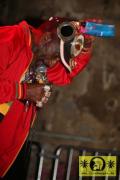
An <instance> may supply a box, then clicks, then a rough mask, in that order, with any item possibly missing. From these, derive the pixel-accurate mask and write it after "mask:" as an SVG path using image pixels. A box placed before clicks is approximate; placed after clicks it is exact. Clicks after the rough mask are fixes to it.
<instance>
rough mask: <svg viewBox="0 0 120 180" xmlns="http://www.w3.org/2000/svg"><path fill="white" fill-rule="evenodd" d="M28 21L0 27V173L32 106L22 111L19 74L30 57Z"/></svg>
mask: <svg viewBox="0 0 120 180" xmlns="http://www.w3.org/2000/svg"><path fill="white" fill-rule="evenodd" d="M30 40H31V39H30V32H29V26H28V24H27V23H26V22H25V21H23V22H22V23H20V24H19V25H14V26H6V27H0V114H1V115H4V118H3V119H2V121H0V177H1V176H3V175H4V174H5V173H6V172H7V170H8V169H9V167H10V166H11V165H12V163H13V162H14V160H15V158H16V156H17V154H18V153H19V151H20V149H21V147H22V145H23V143H24V142H25V140H26V138H27V135H28V133H29V129H30V125H31V120H32V119H33V116H34V115H35V107H34V106H33V105H31V106H30V107H29V108H28V110H27V111H26V108H25V105H24V104H23V103H22V102H20V101H19V99H22V98H23V97H24V96H25V89H26V87H25V84H22V83H21V79H22V76H23V75H24V73H25V71H26V70H27V68H28V66H29V64H30V63H31V60H32V51H31V47H30Z"/></svg>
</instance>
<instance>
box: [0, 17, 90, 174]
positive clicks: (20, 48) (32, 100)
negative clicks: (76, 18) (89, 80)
mask: <svg viewBox="0 0 120 180" xmlns="http://www.w3.org/2000/svg"><path fill="white" fill-rule="evenodd" d="M64 20H65V19H62V18H51V19H50V20H49V21H47V22H46V23H43V24H42V25H41V26H40V27H39V28H38V29H34V28H33V27H31V26H29V25H28V24H27V23H26V22H25V21H23V22H21V23H20V24H18V25H14V26H5V27H0V177H3V176H4V175H5V174H6V172H7V171H8V170H9V168H10V167H11V165H12V164H13V162H14V161H15V159H16V157H17V155H18V153H19V152H20V150H21V148H22V146H23V144H24V142H25V140H26V138H27V136H28V133H29V130H30V128H31V125H32V124H33V122H34V119H35V114H36V104H38V106H42V105H43V104H44V103H46V102H47V100H48V98H49V96H50V94H51V93H50V89H49V88H48V87H47V88H48V90H47V91H46V86H45V85H44V83H42V84H38V83H36V81H35V83H30V82H29V83H28V82H27V79H26V74H27V73H28V74H29V76H30V75H31V74H30V69H31V68H33V67H36V65H37V63H38V62H40V63H41V62H42V64H44V65H45V66H46V71H45V76H46V77H47V82H49V83H51V84H55V85H67V84H69V83H70V82H71V80H72V79H73V77H75V76H76V75H77V74H78V73H79V72H80V71H81V70H82V69H83V68H84V67H85V66H86V64H87V63H88V61H89V59H90V55H91V42H92V38H91V37H90V36H88V35H83V34H82V33H81V32H80V28H78V27H79V26H80V25H79V26H78V27H77V26H76V24H74V25H72V24H71V25H70V26H69V28H70V29H69V30H68V32H69V33H70V34H69V33H68V34H66V30H65V31H64V23H63V22H64ZM61 23H63V24H62V25H61ZM65 26H66V25H65ZM58 27H59V28H58ZM72 28H73V29H72ZM74 28H75V32H73V31H74ZM69 37H70V38H69ZM64 40H65V42H64ZM33 69H34V68H33ZM29 80H31V79H29Z"/></svg>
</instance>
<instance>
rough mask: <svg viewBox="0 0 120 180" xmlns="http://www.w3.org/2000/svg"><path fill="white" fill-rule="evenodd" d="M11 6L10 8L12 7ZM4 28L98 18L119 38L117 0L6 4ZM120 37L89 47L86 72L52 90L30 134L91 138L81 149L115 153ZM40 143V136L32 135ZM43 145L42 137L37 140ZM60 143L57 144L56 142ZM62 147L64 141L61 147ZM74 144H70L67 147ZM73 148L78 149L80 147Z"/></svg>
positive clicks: (119, 3) (118, 126)
mask: <svg viewBox="0 0 120 180" xmlns="http://www.w3.org/2000/svg"><path fill="white" fill-rule="evenodd" d="M12 1H13V3H14V6H12ZM5 13H6V17H7V18H6V19H5V18H3V17H4V16H2V17H1V18H2V21H4V23H7V22H8V23H14V22H16V21H19V20H21V19H24V18H26V17H34V18H39V17H40V18H43V19H47V18H49V17H50V16H69V17H73V16H74V17H78V18H80V19H82V18H94V17H95V18H102V19H104V20H105V21H106V22H108V23H113V24H115V25H116V26H117V32H118V35H119V29H120V25H119V19H120V1H119V0H91V1H88V0H74V1H72V0H66V1H65V0H60V1H58V0H44V1H43V0H34V1H33V0H29V1H28V0H19V1H14V0H11V1H9V8H8V10H7V11H5ZM119 50H120V36H119V37H118V36H117V37H115V38H113V39H100V38H97V40H96V41H95V43H94V49H93V55H92V59H91V62H90V63H89V65H88V66H87V68H86V69H85V70H84V71H83V72H82V73H81V74H79V75H78V77H77V78H75V79H74V81H73V83H72V84H71V85H70V86H67V87H63V88H59V87H55V88H54V93H53V96H52V97H51V100H50V102H49V103H48V105H46V106H45V107H44V109H43V110H41V112H39V115H38V120H37V122H36V125H35V127H34V130H35V131H36V132H38V134H39V131H40V129H41V123H43V126H44V123H45V126H44V129H45V130H47V131H49V132H57V133H68V134H73V135H77V136H84V137H93V138H95V139H96V140H95V141H93V142H91V143H89V144H86V145H89V146H92V147H111V148H118V149H119V148H120V145H119V143H118V137H119V135H120V74H119V71H120V54H119ZM33 137H34V138H37V139H38V140H39V136H36V135H35V133H33ZM42 140H43V141H45V140H46V139H45V138H42V139H40V141H42ZM60 142H61V143H62V141H59V143H60ZM65 143H66V142H65ZM72 143H74V142H72ZM77 144H82V145H83V142H81V143H80V142H79V143H77Z"/></svg>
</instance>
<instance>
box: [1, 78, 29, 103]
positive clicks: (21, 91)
mask: <svg viewBox="0 0 120 180" xmlns="http://www.w3.org/2000/svg"><path fill="white" fill-rule="evenodd" d="M25 97H26V84H21V83H16V82H12V81H9V80H5V79H0V104H1V103H6V102H10V101H14V100H15V99H25Z"/></svg>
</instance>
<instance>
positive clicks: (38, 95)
mask: <svg viewBox="0 0 120 180" xmlns="http://www.w3.org/2000/svg"><path fill="white" fill-rule="evenodd" d="M50 95H51V92H50V87H49V86H47V85H42V84H28V85H27V92H26V99H27V100H30V101H32V102H35V103H37V102H41V101H42V103H46V102H47V100H48V97H50Z"/></svg>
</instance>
